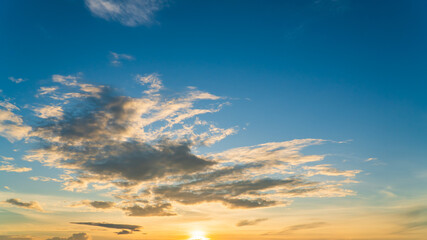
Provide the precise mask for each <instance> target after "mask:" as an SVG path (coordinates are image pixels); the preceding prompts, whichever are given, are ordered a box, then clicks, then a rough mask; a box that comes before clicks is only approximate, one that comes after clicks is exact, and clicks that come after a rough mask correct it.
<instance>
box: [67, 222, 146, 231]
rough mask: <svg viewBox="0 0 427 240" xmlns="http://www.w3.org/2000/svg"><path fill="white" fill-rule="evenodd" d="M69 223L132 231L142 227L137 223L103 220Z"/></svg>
mask: <svg viewBox="0 0 427 240" xmlns="http://www.w3.org/2000/svg"><path fill="white" fill-rule="evenodd" d="M71 223H73V224H80V225H89V226H97V227H104V228H113V229H123V230H130V231H132V232H134V231H135V232H137V231H140V229H141V228H142V226H138V225H129V224H115V223H105V222H101V223H100V222H71Z"/></svg>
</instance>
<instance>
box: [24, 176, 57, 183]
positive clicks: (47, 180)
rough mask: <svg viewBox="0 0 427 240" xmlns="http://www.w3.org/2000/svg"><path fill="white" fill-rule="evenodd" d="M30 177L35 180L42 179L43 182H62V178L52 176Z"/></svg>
mask: <svg viewBox="0 0 427 240" xmlns="http://www.w3.org/2000/svg"><path fill="white" fill-rule="evenodd" d="M30 179H31V180H33V181H41V182H62V180H60V179H56V178H51V177H43V176H35V177H30Z"/></svg>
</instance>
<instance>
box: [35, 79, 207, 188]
mask: <svg viewBox="0 0 427 240" xmlns="http://www.w3.org/2000/svg"><path fill="white" fill-rule="evenodd" d="M100 91H101V92H100V93H98V95H96V96H93V97H88V98H86V102H85V105H84V106H81V108H80V109H79V111H78V112H76V111H75V109H72V111H66V112H65V115H64V119H63V120H61V121H53V122H51V123H50V124H48V125H45V126H39V127H38V128H37V129H36V130H35V135H37V136H39V137H40V139H41V140H42V142H43V145H44V148H43V149H42V151H44V152H46V153H48V154H59V155H60V156H62V157H63V159H61V162H60V164H61V167H68V168H77V169H80V170H81V171H82V172H87V173H90V174H92V175H93V176H99V177H100V178H105V177H109V178H118V179H125V180H130V181H148V180H153V179H156V178H162V177H164V176H168V175H172V174H188V173H193V172H196V171H200V170H203V169H204V168H206V167H208V166H211V165H213V164H215V163H214V162H213V161H209V160H206V159H202V158H200V157H198V156H196V155H194V154H193V153H191V150H190V142H188V141H181V142H177V141H169V140H159V141H157V142H156V143H155V145H151V144H148V143H145V142H140V141H131V140H129V141H123V140H122V139H125V138H127V137H128V136H129V135H132V134H133V131H135V129H134V127H135V126H134V121H137V119H140V117H141V115H142V114H144V113H145V111H144V110H143V109H144V108H149V107H150V106H151V104H152V103H151V102H150V101H148V100H147V101H142V100H140V99H133V98H129V97H122V96H115V95H114V93H113V92H112V90H111V89H109V88H107V87H103V88H101V89H100ZM144 105H146V106H144ZM53 138H54V139H56V140H55V141H56V142H54V141H53ZM121 183H123V184H125V183H126V181H122V182H118V183H116V184H121ZM128 183H129V182H128Z"/></svg>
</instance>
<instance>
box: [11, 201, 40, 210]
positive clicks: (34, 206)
mask: <svg viewBox="0 0 427 240" xmlns="http://www.w3.org/2000/svg"><path fill="white" fill-rule="evenodd" d="M6 202H7V203H10V204H12V205H14V206H17V207H22V208H28V209H33V210H37V211H43V209H42V207H41V206H40V204H39V203H38V202H35V201H31V202H22V201H21V200H20V199H17V198H10V199H7V200H6Z"/></svg>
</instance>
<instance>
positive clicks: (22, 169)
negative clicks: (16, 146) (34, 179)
mask: <svg viewBox="0 0 427 240" xmlns="http://www.w3.org/2000/svg"><path fill="white" fill-rule="evenodd" d="M31 170H32V169H31V168H28V167H15V166H14V165H11V164H4V165H0V171H6V172H17V173H20V172H29V171H31Z"/></svg>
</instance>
